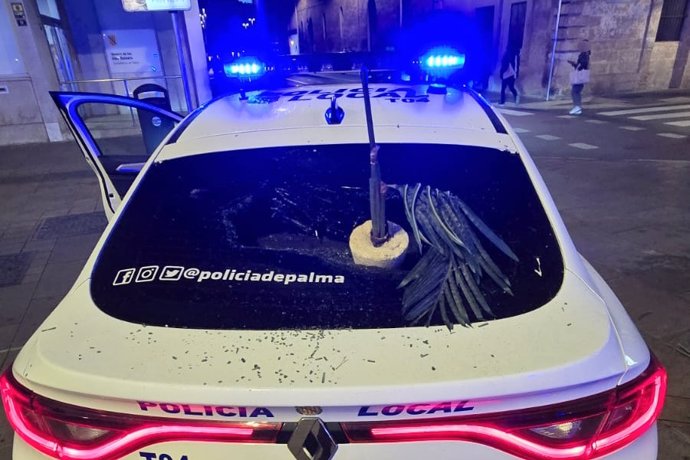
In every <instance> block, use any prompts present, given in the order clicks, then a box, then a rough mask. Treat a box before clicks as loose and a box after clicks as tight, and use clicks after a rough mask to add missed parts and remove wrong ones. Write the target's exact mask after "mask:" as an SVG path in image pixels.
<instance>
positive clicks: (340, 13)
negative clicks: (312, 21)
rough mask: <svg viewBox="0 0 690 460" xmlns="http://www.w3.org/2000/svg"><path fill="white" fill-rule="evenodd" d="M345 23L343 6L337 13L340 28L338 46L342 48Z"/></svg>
mask: <svg viewBox="0 0 690 460" xmlns="http://www.w3.org/2000/svg"><path fill="white" fill-rule="evenodd" d="M344 23H345V13H343V7H342V6H341V7H340V10H339V13H338V27H339V30H340V47H341V48H342V49H343V50H344V49H345V32H344V31H343V27H344Z"/></svg>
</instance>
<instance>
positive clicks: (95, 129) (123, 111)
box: [77, 103, 177, 197]
mask: <svg viewBox="0 0 690 460" xmlns="http://www.w3.org/2000/svg"><path fill="white" fill-rule="evenodd" d="M77 111H78V113H79V116H80V117H81V119H82V121H83V122H84V125H85V127H86V129H87V130H88V131H89V133H90V134H91V136H92V137H93V139H94V141H95V143H96V146H97V148H98V154H99V156H98V158H99V160H100V162H101V164H102V165H103V168H104V169H105V171H106V173H107V174H108V177H109V178H110V180H111V181H112V183H113V185H114V186H115V189H116V191H117V193H118V194H119V195H120V197H122V196H124V195H125V194H126V193H127V191H128V190H129V188H130V187H131V185H132V183H133V182H134V179H136V177H137V174H138V173H139V171H140V170H141V168H142V167H143V165H144V163H145V162H146V160H147V159H148V158H149V156H151V154H152V153H153V152H154V151H155V149H156V147H158V145H159V144H160V143H161V141H162V140H163V139H164V138H165V137H166V136H167V135H168V133H169V132H170V131H171V130H172V129H173V128H174V127H175V125H176V123H177V122H176V120H173V119H171V118H169V117H166V116H164V115H162V114H160V113H157V112H154V111H152V110H146V109H137V108H133V107H126V106H117V105H112V104H102V103H85V104H82V105H80V106H79V108H78V109H77Z"/></svg>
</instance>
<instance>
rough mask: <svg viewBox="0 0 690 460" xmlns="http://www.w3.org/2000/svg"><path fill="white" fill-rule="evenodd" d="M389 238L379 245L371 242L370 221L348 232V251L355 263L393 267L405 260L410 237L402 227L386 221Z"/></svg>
mask: <svg viewBox="0 0 690 460" xmlns="http://www.w3.org/2000/svg"><path fill="white" fill-rule="evenodd" d="M388 233H389V234H390V235H391V236H390V238H389V239H388V240H387V241H386V242H385V243H383V244H382V245H381V246H374V245H373V243H372V242H371V221H370V220H368V221H366V222H364V223H363V224H362V225H360V226H358V227H355V229H354V230H352V233H351V234H350V251H351V252H352V258H353V259H354V261H355V263H356V264H357V265H365V266H367V267H380V268H395V267H397V266H399V265H400V264H401V263H402V261H403V260H405V254H406V253H407V248H408V247H409V246H410V237H409V236H408V235H407V232H406V231H405V230H403V228H402V227H401V226H400V225H398V224H395V223H393V222H390V221H388Z"/></svg>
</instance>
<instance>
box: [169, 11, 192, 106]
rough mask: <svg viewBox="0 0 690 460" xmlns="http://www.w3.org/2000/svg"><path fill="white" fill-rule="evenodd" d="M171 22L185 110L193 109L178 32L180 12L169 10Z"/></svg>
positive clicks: (182, 46) (181, 43) (181, 42)
mask: <svg viewBox="0 0 690 460" xmlns="http://www.w3.org/2000/svg"><path fill="white" fill-rule="evenodd" d="M170 14H171V15H172V23H173V33H174V34H175V45H176V46H177V59H178V61H179V63H180V74H181V75H182V89H183V90H184V101H185V104H187V112H191V111H192V110H193V107H192V93H191V92H190V91H189V77H188V75H187V64H186V63H185V58H184V52H183V49H184V43H183V41H182V35H181V34H180V26H181V19H182V16H181V14H182V13H181V12H180V11H171V12H170Z"/></svg>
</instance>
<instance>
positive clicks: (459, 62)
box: [420, 48, 465, 77]
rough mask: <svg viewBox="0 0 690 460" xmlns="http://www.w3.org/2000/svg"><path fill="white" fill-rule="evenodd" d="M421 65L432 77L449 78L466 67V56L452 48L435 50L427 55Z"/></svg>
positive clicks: (422, 59)
mask: <svg viewBox="0 0 690 460" xmlns="http://www.w3.org/2000/svg"><path fill="white" fill-rule="evenodd" d="M420 63H421V65H422V68H423V69H424V70H425V71H426V72H427V73H428V74H430V75H434V76H441V77H443V76H448V75H450V74H451V73H453V72H455V71H456V70H459V69H462V68H463V67H464V66H465V55H464V54H462V53H458V52H457V51H455V50H454V49H451V48H435V49H432V50H431V51H429V52H428V53H427V54H425V55H424V56H423V57H422V58H421V60H420Z"/></svg>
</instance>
